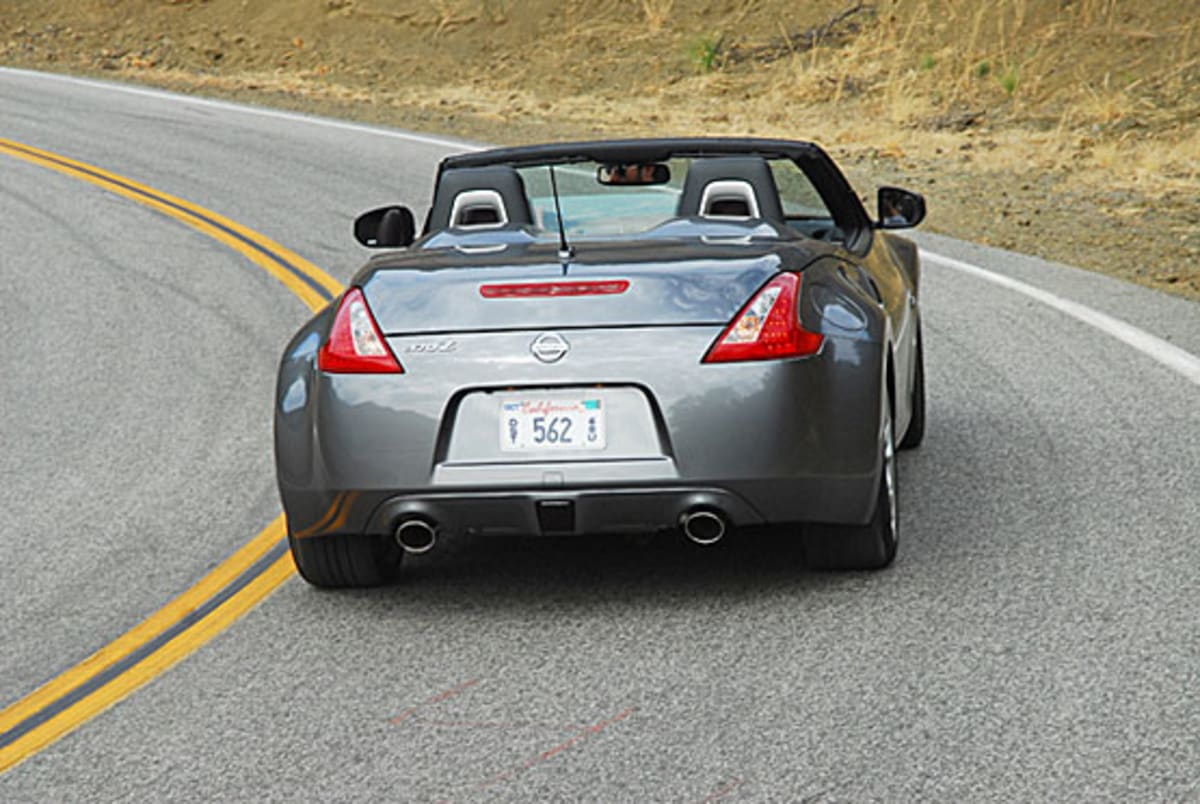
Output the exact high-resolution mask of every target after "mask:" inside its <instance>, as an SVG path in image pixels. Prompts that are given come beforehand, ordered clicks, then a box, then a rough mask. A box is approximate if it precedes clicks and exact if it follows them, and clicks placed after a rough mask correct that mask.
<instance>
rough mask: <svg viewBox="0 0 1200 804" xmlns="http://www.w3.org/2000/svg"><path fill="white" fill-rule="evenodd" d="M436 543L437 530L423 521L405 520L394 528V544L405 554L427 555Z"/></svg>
mask: <svg viewBox="0 0 1200 804" xmlns="http://www.w3.org/2000/svg"><path fill="white" fill-rule="evenodd" d="M436 542H437V529H436V528H434V526H433V525H431V524H430V523H428V522H426V521H425V520H424V519H406V520H404V521H403V522H401V523H400V524H399V525H398V526H397V527H396V544H398V545H400V546H401V547H402V548H404V552H406V553H412V554H413V555H420V554H421V553H428V552H429V551H430V550H432V549H433V545H434V544H435V543H436Z"/></svg>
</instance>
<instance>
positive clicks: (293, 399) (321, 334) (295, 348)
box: [274, 300, 337, 486]
mask: <svg viewBox="0 0 1200 804" xmlns="http://www.w3.org/2000/svg"><path fill="white" fill-rule="evenodd" d="M336 310H337V301H336V300H335V301H334V303H332V304H330V305H328V306H327V307H326V308H325V309H324V310H322V311H321V312H320V313H318V314H317V315H316V316H314V317H313V318H312V319H311V320H310V321H309V322H308V323H307V324H305V325H304V326H303V327H301V328H300V330H299V331H298V332H297V333H296V334H295V335H294V336H293V337H292V340H291V341H290V342H289V343H288V345H287V348H286V349H284V351H283V357H282V358H281V359H280V361H279V375H278V378H277V379H276V383H275V428H274V430H275V462H276V467H277V470H278V475H277V476H278V479H279V482H280V484H281V485H283V484H285V483H286V484H289V485H295V486H309V485H311V484H312V480H313V478H312V472H313V467H314V465H315V462H314V460H313V458H314V455H313V445H314V443H315V437H314V434H315V428H314V422H315V416H314V410H313V403H314V398H315V395H314V391H315V387H314V381H315V376H316V370H317V351H318V350H319V349H320V348H321V344H322V343H323V342H324V340H325V338H326V337H327V336H328V334H329V328H330V327H331V326H332V324H333V316H334V313H335V311H336Z"/></svg>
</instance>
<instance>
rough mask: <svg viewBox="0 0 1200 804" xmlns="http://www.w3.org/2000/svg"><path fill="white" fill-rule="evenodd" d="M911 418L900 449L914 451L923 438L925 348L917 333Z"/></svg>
mask: <svg viewBox="0 0 1200 804" xmlns="http://www.w3.org/2000/svg"><path fill="white" fill-rule="evenodd" d="M911 404H912V418H911V419H909V422H908V430H907V431H906V432H905V433H904V439H903V440H902V441H901V442H900V449H916V448H917V447H919V446H921V441H923V440H924V438H925V347H924V346H922V345H921V333H920V331H918V332H917V367H916V369H914V373H913V390H912V403H911Z"/></svg>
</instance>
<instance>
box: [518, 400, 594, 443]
mask: <svg viewBox="0 0 1200 804" xmlns="http://www.w3.org/2000/svg"><path fill="white" fill-rule="evenodd" d="M500 449H502V450H504V451H506V452H526V451H533V450H536V451H539V452H543V451H555V452H563V451H566V450H576V449H604V407H603V405H602V404H601V400H599V399H561V398H559V399H506V400H503V401H502V402H501V403H500Z"/></svg>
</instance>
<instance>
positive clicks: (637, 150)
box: [425, 137, 871, 253]
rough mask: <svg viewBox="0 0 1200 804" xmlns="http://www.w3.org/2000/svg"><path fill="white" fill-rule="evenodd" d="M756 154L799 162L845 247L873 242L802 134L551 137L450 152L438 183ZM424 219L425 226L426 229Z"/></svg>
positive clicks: (858, 248) (845, 187)
mask: <svg viewBox="0 0 1200 804" xmlns="http://www.w3.org/2000/svg"><path fill="white" fill-rule="evenodd" d="M720 156H757V157H761V158H763V159H790V160H791V161H793V162H795V163H796V164H797V165H799V166H800V167H801V169H802V170H803V171H804V173H805V174H806V175H807V176H808V178H809V180H810V181H812V182H813V184H814V185H815V187H816V189H817V192H818V193H819V194H820V195H821V198H822V199H823V200H824V201H825V204H826V206H828V207H829V210H830V212H831V213H832V214H833V219H834V221H835V222H836V223H837V225H838V227H839V228H840V229H841V230H842V231H843V232H844V233H845V236H846V247H847V248H848V249H849V250H850V251H852V252H855V253H859V252H865V250H866V249H867V248H868V247H869V246H870V242H871V219H870V218H869V217H868V216H867V213H866V210H864V209H863V207H862V203H861V202H860V201H859V200H858V195H857V194H856V193H855V192H854V188H852V187H851V186H850V183H849V182H848V181H846V177H845V176H844V175H842V172H841V170H839V169H838V167H837V165H836V164H834V161H833V160H832V159H831V158H830V157H829V155H828V154H827V153H825V151H823V150H822V149H821V147H820V146H818V145H816V144H815V143H812V142H805V141H802V140H773V139H761V138H758V137H668V138H658V139H633V140H592V141H586V142H555V143H547V144H544V145H525V146H520V147H514V148H492V149H489V150H486V151H475V152H473V153H465V154H456V155H454V156H448V157H446V158H445V159H443V160H442V161H441V163H440V164H439V165H438V175H437V180H436V182H435V192H434V204H435V205H436V204H437V189H436V186H437V185H440V184H441V182H442V177H443V175H444V174H446V173H447V172H448V171H454V170H457V169H460V168H486V167H492V166H499V165H504V166H509V167H523V166H534V165H566V164H571V163H574V162H599V163H601V164H630V163H637V162H662V161H666V160H668V159H670V158H672V157H691V158H705V157H720ZM430 220H431V219H426V222H425V223H426V226H425V231H426V232H428V231H430Z"/></svg>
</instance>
